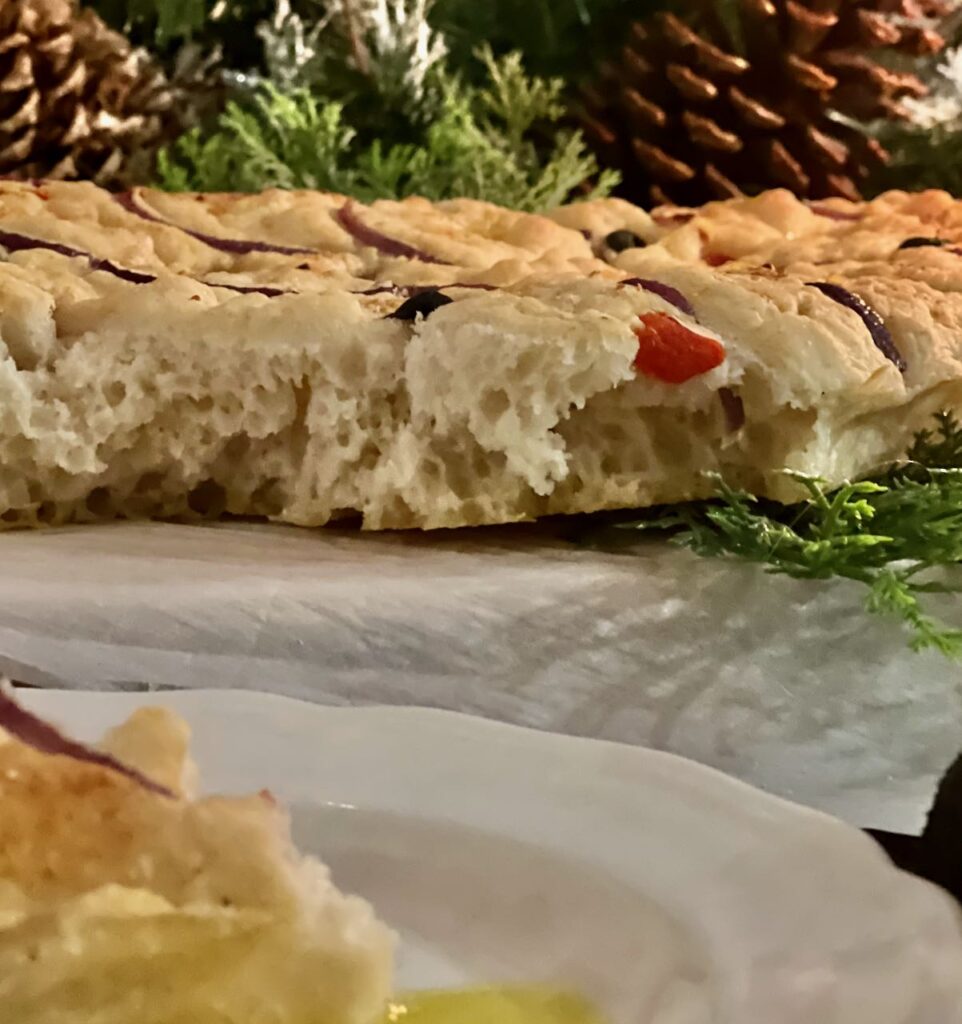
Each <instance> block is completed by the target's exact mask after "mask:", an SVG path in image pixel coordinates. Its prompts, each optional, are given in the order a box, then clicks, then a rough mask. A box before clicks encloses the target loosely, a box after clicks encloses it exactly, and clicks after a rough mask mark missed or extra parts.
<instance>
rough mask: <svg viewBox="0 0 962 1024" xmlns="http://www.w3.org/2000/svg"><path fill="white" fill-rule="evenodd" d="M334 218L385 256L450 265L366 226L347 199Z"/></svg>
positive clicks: (361, 241)
mask: <svg viewBox="0 0 962 1024" xmlns="http://www.w3.org/2000/svg"><path fill="white" fill-rule="evenodd" d="M333 217H334V219H335V220H336V221H337V222H338V224H340V225H341V227H342V228H344V230H345V231H346V232H347V233H348V234H349V235H350V236H351V238H353V239H354V240H355V241H356V242H360V243H361V245H369V246H371V248H372V249H377V251H378V252H380V253H383V254H384V255H385V256H403V257H405V258H406V259H409V260H420V261H421V262H422V263H438V264H443V265H444V266H450V263H448V261H447V260H442V259H438V257H437V256H432V255H431V254H430V253H428V252H424V250H423V249H417V248H415V247H414V246H413V245H408V244H407V242H402V241H400V240H399V239H397V238H391V236H390V235H384V234H382V233H381V232H380V231H376V230H375V229H374V228H372V227H368V225H367V224H365V223H364V221H362V220H361V219H360V217H358V215H357V214H356V213H355V212H354V204H353V203H352V202H351V201H350V200H348V201H347V202H346V203H345V204H344V205H343V206H342V207H341V208H340V209H339V210H337V211H336V212H335V213H334V214H333Z"/></svg>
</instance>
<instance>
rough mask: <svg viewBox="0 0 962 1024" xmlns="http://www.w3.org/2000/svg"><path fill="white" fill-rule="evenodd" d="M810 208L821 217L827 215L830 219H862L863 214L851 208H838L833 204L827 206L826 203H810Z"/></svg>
mask: <svg viewBox="0 0 962 1024" xmlns="http://www.w3.org/2000/svg"><path fill="white" fill-rule="evenodd" d="M808 208H809V209H810V210H811V211H812V213H814V214H817V215H818V216H819V217H827V218H828V219H829V220H847V221H856V220H861V219H862V217H863V214H861V213H854V212H852V211H850V210H836V209H835V208H834V207H832V206H826V205H825V204H824V203H809V204H808Z"/></svg>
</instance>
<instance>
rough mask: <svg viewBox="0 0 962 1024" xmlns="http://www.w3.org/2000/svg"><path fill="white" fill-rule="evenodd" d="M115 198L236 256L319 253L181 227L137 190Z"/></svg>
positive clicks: (137, 213)
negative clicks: (143, 197)
mask: <svg viewBox="0 0 962 1024" xmlns="http://www.w3.org/2000/svg"><path fill="white" fill-rule="evenodd" d="M113 198H114V201H115V202H117V203H119V204H120V205H121V206H122V207H123V208H124V209H125V210H127V211H128V212H129V213H132V214H134V215H135V216H137V217H140V219H141V220H146V221H150V222H151V223H153V224H163V225H164V227H168V228H176V229H177V230H178V231H183V233H184V234H185V235H190V237H191V238H196V239H197V241H198V242H203V243H204V245H209V246H210V247H211V248H212V249H218V250H220V251H221V252H229V253H232V254H233V255H235V256H243V255H246V254H247V253H251V252H272V253H278V254H280V255H281V256H303V255H317V249H306V248H304V247H303V246H293V245H275V244H274V243H273V242H256V241H251V240H249V239H246V238H219V237H218V236H217V235H208V234H207V233H206V232H204V231H195V230H194V229H193V228H185V227H181V225H180V224H175V223H174V222H173V221H170V220H167V218H166V217H161V216H160V214H158V213H154V211H153V210H151V209H150V207H149V206H147V205H146V204H145V203H144V201H143V200H142V199H141V198H140V196H139V195H138V194H137V192H136V191H131V192H118V193H117V194H116V195H115V196H114V197H113Z"/></svg>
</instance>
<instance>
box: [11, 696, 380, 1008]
mask: <svg viewBox="0 0 962 1024" xmlns="http://www.w3.org/2000/svg"><path fill="white" fill-rule="evenodd" d="M187 738H188V737H187V727H186V725H185V724H184V723H183V722H182V721H181V720H179V719H178V718H176V717H175V716H174V715H172V714H171V713H169V712H165V711H162V710H159V709H157V710H142V711H138V712H137V713H135V714H134V715H133V716H132V717H131V719H130V720H129V721H128V722H127V723H126V724H125V725H123V726H121V727H120V728H119V729H117V730H115V731H114V732H112V733H111V734H109V735H108V736H107V737H106V739H105V741H104V743H103V744H102V745H101V746H100V747H99V748H87V747H84V746H81V745H80V744H77V743H74V742H71V741H69V740H67V739H65V738H64V737H63V736H61V735H59V734H58V733H57V732H56V731H55V730H54V729H53V728H51V727H50V726H48V725H46V724H45V723H43V722H41V721H39V720H38V719H36V718H34V717H33V716H31V715H29V714H28V713H27V712H26V711H24V710H23V709H22V708H20V707H19V706H18V705H16V704H14V703H13V701H12V700H11V699H10V698H9V697H7V696H4V695H3V694H2V693H0V1007H2V1010H0V1017H2V1019H3V1020H4V1021H10V1022H11V1024H12V1022H14V1021H16V1024H131V1022H133V1021H136V1022H137V1024H256V1022H265V1024H266V1022H268V1021H269V1022H271V1024H318V1022H319V1021H323V1022H325V1024H374V1022H375V1021H377V1020H379V1019H381V1014H382V1011H383V1008H384V1006H385V1003H386V1000H387V998H388V996H389V995H390V983H391V961H392V955H393V953H392V947H393V937H392V935H391V933H390V932H389V930H388V929H387V927H385V926H384V925H383V924H381V923H380V922H379V921H378V920H377V919H376V918H375V916H374V913H373V911H372V910H371V908H370V907H369V906H368V905H367V904H366V903H365V902H363V901H362V900H360V899H358V898H355V897H348V896H344V895H342V894H341V893H340V892H338V891H337V889H335V888H334V886H333V884H332V882H331V880H330V877H329V875H328V872H327V869H326V868H325V867H323V865H321V864H320V863H318V862H317V861H314V860H312V859H310V858H307V857H302V856H301V855H299V854H298V853H297V852H296V850H295V849H294V847H293V845H292V843H291V840H290V835H289V826H288V822H287V818H286V815H285V814H284V812H283V811H282V810H281V809H280V808H279V807H278V806H277V804H276V803H275V802H274V800H273V799H272V798H271V797H270V796H269V795H268V794H260V795H256V796H251V797H243V798H228V797H216V798H205V799H195V798H193V796H192V795H191V794H190V792H189V784H190V778H191V766H190V762H189V759H188V758H187Z"/></svg>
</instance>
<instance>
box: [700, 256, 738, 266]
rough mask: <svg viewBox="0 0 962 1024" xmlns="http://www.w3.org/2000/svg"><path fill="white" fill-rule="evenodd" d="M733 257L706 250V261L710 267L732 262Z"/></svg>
mask: <svg viewBox="0 0 962 1024" xmlns="http://www.w3.org/2000/svg"><path fill="white" fill-rule="evenodd" d="M731 261H732V257H731V256H726V255H725V254H724V253H721V252H706V253H705V262H706V263H707V264H708V266H710V267H723V266H724V265H725V264H726V263H731Z"/></svg>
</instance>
